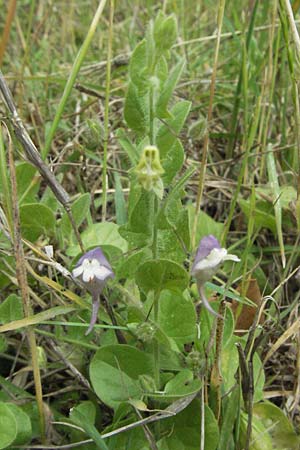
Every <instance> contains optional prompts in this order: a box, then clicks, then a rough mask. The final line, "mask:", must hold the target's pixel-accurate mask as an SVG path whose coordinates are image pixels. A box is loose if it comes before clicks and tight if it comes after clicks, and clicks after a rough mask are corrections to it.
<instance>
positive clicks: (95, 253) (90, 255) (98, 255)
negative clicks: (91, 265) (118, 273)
mask: <svg viewBox="0 0 300 450" xmlns="http://www.w3.org/2000/svg"><path fill="white" fill-rule="evenodd" d="M85 259H89V260H92V259H96V260H97V261H98V262H99V264H100V266H105V267H107V268H108V269H109V270H111V273H112V278H113V277H114V273H113V271H112V268H111V265H110V264H109V262H108V261H107V259H106V258H105V256H104V254H103V252H102V250H101V248H100V247H96V248H93V249H92V250H89V251H88V252H86V253H85V254H84V255H82V256H81V258H79V260H78V261H77V264H76V266H75V268H76V267H78V266H80V265H81V264H82V263H83V261H84V260H85Z"/></svg>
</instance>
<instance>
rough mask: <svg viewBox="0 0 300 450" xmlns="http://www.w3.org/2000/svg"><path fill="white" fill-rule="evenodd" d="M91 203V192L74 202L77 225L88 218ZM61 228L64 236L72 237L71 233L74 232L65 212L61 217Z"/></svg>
mask: <svg viewBox="0 0 300 450" xmlns="http://www.w3.org/2000/svg"><path fill="white" fill-rule="evenodd" d="M90 205H91V196H90V194H89V193H86V194H83V195H81V196H80V197H79V198H78V199H77V200H75V202H74V203H73V204H72V207H71V210H72V214H73V217H74V220H75V223H76V226H77V227H79V225H81V224H82V222H83V221H84V220H85V219H86V217H87V215H88V213H89V210H90ZM60 229H61V231H62V233H63V235H64V237H65V238H67V239H70V234H71V233H72V232H73V229H72V225H71V223H70V219H69V216H68V215H67V213H64V214H63V216H62V218H61V222H60Z"/></svg>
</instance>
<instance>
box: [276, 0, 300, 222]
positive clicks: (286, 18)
mask: <svg viewBox="0 0 300 450" xmlns="http://www.w3.org/2000/svg"><path fill="white" fill-rule="evenodd" d="M279 4H280V20H281V23H282V29H283V35H284V40H285V45H286V49H287V56H288V63H289V69H290V75H291V84H292V97H293V102H294V108H295V134H296V143H297V174H298V177H297V206H298V208H297V209H299V201H300V200H299V199H300V103H299V72H300V37H299V34H298V30H297V26H296V23H295V18H294V14H293V10H292V7H291V4H290V2H289V0H280V1H279ZM283 13H285V14H283ZM287 22H288V23H289V27H290V29H291V32H292V38H293V42H294V45H295V57H294V55H293V53H292V50H291V48H290V43H289V36H288V30H287ZM297 225H298V230H299V228H300V223H299V220H298V224H297Z"/></svg>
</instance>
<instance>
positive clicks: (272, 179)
mask: <svg viewBox="0 0 300 450" xmlns="http://www.w3.org/2000/svg"><path fill="white" fill-rule="evenodd" d="M267 150H268V151H267V168H268V177H269V183H270V186H271V188H272V191H273V192H274V211H275V221H276V229H277V236H278V243H279V248H280V255H281V261H282V267H283V268H285V263H286V259H285V253H284V244H283V234H282V207H281V200H280V196H281V193H280V187H279V183H278V174H277V170H276V163H275V158H274V153H273V151H272V144H269V145H268V147H267Z"/></svg>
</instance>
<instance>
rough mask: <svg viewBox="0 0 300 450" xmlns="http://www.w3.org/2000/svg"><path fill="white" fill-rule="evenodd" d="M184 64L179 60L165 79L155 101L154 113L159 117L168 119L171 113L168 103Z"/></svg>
mask: <svg viewBox="0 0 300 450" xmlns="http://www.w3.org/2000/svg"><path fill="white" fill-rule="evenodd" d="M184 65H185V61H184V60H180V61H179V62H178V63H177V64H176V66H175V67H174V68H173V69H172V71H171V72H170V75H169V77H168V79H167V80H166V81H165V83H164V86H163V89H162V92H161V94H160V96H159V97H158V100H157V103H156V115H157V117H159V118H160V119H168V118H170V117H172V116H171V114H170V113H169V111H168V109H167V108H168V103H169V101H170V99H171V97H172V94H173V91H174V89H175V87H176V85H177V83H178V81H179V79H180V77H181V74H182V71H183V68H184Z"/></svg>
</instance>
